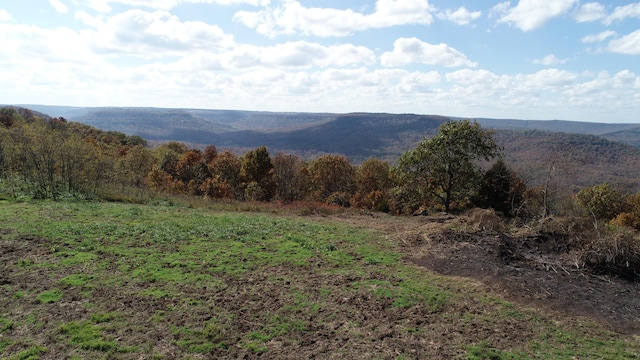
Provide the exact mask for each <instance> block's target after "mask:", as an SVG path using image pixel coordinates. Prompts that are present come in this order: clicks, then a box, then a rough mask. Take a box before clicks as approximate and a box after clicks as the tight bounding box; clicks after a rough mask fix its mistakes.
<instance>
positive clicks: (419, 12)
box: [233, 0, 434, 37]
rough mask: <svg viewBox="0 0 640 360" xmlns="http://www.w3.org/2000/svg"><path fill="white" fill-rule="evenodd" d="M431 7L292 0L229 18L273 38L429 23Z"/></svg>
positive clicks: (404, 1)
mask: <svg viewBox="0 0 640 360" xmlns="http://www.w3.org/2000/svg"><path fill="white" fill-rule="evenodd" d="M433 11H434V8H433V7H432V6H431V5H429V2H428V0H377V2H376V9H375V12H373V13H371V14H366V15H365V14H363V13H359V12H355V11H353V10H351V9H346V10H342V9H334V8H308V7H305V6H303V5H302V4H301V3H300V2H298V1H295V0H285V1H284V2H283V4H282V5H280V6H278V7H269V8H267V9H264V10H260V11H238V12H237V13H236V14H235V15H234V17H233V19H234V20H235V21H237V22H240V23H242V24H244V25H245V26H247V27H249V28H252V29H255V30H256V31H257V32H258V33H260V34H263V35H266V36H269V37H275V36H277V35H281V34H285V35H292V34H298V33H301V34H304V35H313V36H321V37H330V36H347V35H350V34H352V33H354V32H356V31H363V30H367V29H373V28H385V27H391V26H396V25H406V24H425V25H427V24H430V23H431V22H432V21H433V17H432V15H431V13H432V12H433Z"/></svg>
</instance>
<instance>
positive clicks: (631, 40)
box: [609, 30, 640, 55]
mask: <svg viewBox="0 0 640 360" xmlns="http://www.w3.org/2000/svg"><path fill="white" fill-rule="evenodd" d="M609 51H611V52H614V53H619V54H627V55H640V30H636V31H634V32H632V33H631V34H629V35H625V36H622V37H621V38H619V39H615V40H611V41H610V42H609Z"/></svg>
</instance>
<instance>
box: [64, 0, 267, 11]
mask: <svg viewBox="0 0 640 360" xmlns="http://www.w3.org/2000/svg"><path fill="white" fill-rule="evenodd" d="M53 1H59V0H53ZM114 3H115V4H123V5H129V6H132V7H144V8H149V9H154V10H171V9H172V8H174V7H176V6H178V5H180V4H184V3H191V4H220V5H239V4H247V5H253V6H267V5H269V4H270V0H89V6H90V7H91V8H92V9H94V10H96V11H99V12H110V11H111V6H110V5H109V4H114Z"/></svg>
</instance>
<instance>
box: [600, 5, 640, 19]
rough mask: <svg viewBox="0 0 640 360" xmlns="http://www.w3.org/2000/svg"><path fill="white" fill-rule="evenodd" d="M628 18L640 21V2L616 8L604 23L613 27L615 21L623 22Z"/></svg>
mask: <svg viewBox="0 0 640 360" xmlns="http://www.w3.org/2000/svg"><path fill="white" fill-rule="evenodd" d="M626 18H638V19H640V2H639V3H634V4H628V5H624V6H618V7H616V8H615V9H614V10H613V12H612V13H611V15H609V16H607V17H606V18H605V19H604V21H603V23H604V24H605V25H611V24H612V23H613V22H615V21H622V20H624V19H626Z"/></svg>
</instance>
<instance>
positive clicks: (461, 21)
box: [438, 6, 482, 25]
mask: <svg viewBox="0 0 640 360" xmlns="http://www.w3.org/2000/svg"><path fill="white" fill-rule="evenodd" d="M480 16H482V11H469V10H467V8H466V7H464V6H462V7H460V8H458V9H457V10H456V11H451V10H446V11H445V12H441V13H438V17H439V18H441V19H446V20H449V21H451V22H454V23H456V24H458V25H469V24H470V23H471V22H472V21H474V20H477V19H478V18H480Z"/></svg>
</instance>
